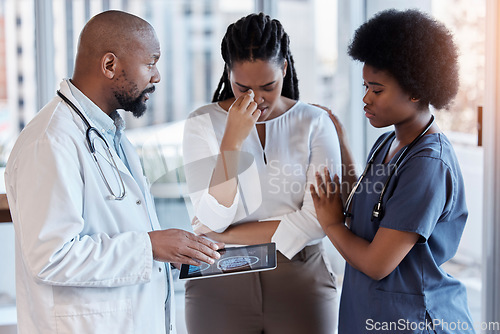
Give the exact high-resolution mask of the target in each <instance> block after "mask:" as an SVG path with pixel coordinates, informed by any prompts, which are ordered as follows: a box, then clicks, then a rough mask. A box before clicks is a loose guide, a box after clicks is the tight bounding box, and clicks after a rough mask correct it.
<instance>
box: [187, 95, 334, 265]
mask: <svg viewBox="0 0 500 334" xmlns="http://www.w3.org/2000/svg"><path fill="white" fill-rule="evenodd" d="M227 115H228V113H227V112H226V111H225V110H224V109H222V108H221V107H220V106H219V104H218V103H212V104H209V105H206V106H203V107H201V108H199V109H197V110H195V111H194V112H192V113H191V114H190V115H189V118H188V120H187V121H186V125H185V129H184V140H183V158H184V166H185V173H186V181H187V184H188V191H189V196H190V198H191V201H192V203H193V206H194V213H195V215H196V217H198V219H199V220H200V221H201V223H203V224H204V225H206V226H207V227H209V228H210V229H212V230H213V231H216V232H223V231H224V230H225V229H226V228H227V227H228V226H229V225H231V224H239V223H244V222H249V221H263V220H280V223H279V225H278V228H277V229H276V232H275V233H274V235H273V237H272V241H273V242H275V243H276V247H277V249H278V250H279V251H280V252H281V253H282V254H283V255H285V256H286V257H288V258H292V257H293V256H294V255H295V254H297V253H298V252H299V251H300V250H302V248H304V247H305V246H307V245H312V244H316V243H318V242H320V241H321V239H322V238H323V237H324V236H325V234H324V232H323V230H322V229H321V226H320V225H319V223H318V221H317V219H316V212H315V210H314V204H313V201H312V197H311V194H310V191H309V184H311V183H312V184H316V181H315V173H316V171H320V172H321V174H323V168H324V167H325V166H327V167H328V168H329V169H330V172H331V174H332V175H334V174H335V173H337V174H338V175H339V176H340V175H341V173H340V171H341V160H340V146H339V141H338V137H337V132H336V130H335V126H334V125H333V123H332V121H331V120H330V118H329V117H328V115H327V113H326V112H325V111H323V110H322V109H320V108H317V107H315V106H312V105H310V104H306V103H303V102H300V101H299V102H297V103H296V104H295V105H294V106H293V107H292V108H290V109H289V110H288V111H287V112H285V113H284V114H282V115H280V116H278V117H276V118H274V119H271V120H268V121H266V122H263V124H265V126H266V137H265V138H266V142H265V148H263V147H262V144H261V142H260V140H259V136H258V134H257V129H256V128H254V130H253V131H252V132H251V133H250V135H249V136H248V138H247V139H246V140H245V141H244V142H243V145H242V149H241V154H240V160H239V171H238V190H237V193H236V196H235V199H234V201H233V204H232V205H231V206H230V207H225V206H223V205H221V204H219V203H218V202H217V200H216V199H215V198H214V197H213V196H211V195H210V194H209V193H208V188H209V185H210V180H211V177H212V173H213V169H214V167H215V163H216V160H217V155H218V154H219V147H220V143H221V140H222V137H223V135H224V129H225V126H226V121H227Z"/></svg>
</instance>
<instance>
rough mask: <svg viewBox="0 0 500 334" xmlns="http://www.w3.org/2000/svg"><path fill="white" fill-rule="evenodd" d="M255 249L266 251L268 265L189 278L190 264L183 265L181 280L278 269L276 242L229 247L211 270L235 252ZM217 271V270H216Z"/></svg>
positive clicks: (212, 265)
mask: <svg viewBox="0 0 500 334" xmlns="http://www.w3.org/2000/svg"><path fill="white" fill-rule="evenodd" d="M253 248H261V249H265V250H266V255H267V258H268V265H266V266H264V265H262V264H261V265H259V266H258V267H253V268H246V269H242V270H238V271H232V272H220V271H219V272H212V273H208V274H207V273H205V274H201V272H199V273H198V274H197V275H196V276H192V275H191V276H188V272H189V266H190V265H188V264H182V266H181V270H180V273H179V279H181V280H192V279H200V278H212V277H221V276H228V275H237V274H246V273H251V272H259V271H265V270H272V269H275V268H276V265H277V263H276V260H277V259H276V244H275V243H274V242H270V243H265V244H258V245H248V246H238V247H227V248H224V249H221V251H224V250H225V251H226V252H225V253H224V255H222V256H221V258H220V259H218V260H216V261H215V263H214V264H211V265H210V267H211V268H214V267H215V268H217V265H218V263H219V261H221V260H223V259H226V258H229V257H232V256H234V255H235V252H237V253H241V250H251V249H253ZM216 270H217V269H216Z"/></svg>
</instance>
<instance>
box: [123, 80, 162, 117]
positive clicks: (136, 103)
mask: <svg viewBox="0 0 500 334" xmlns="http://www.w3.org/2000/svg"><path fill="white" fill-rule="evenodd" d="M136 88H137V87H136ZM154 91H155V86H151V87H149V88H147V89H145V90H143V91H142V93H141V94H140V95H139V96H138V97H136V98H133V97H132V93H131V92H128V93H127V92H116V91H115V92H114V93H115V98H116V100H117V101H118V103H120V106H121V107H122V109H124V110H126V111H130V112H131V113H132V115H134V117H136V118H139V117H141V116H142V115H144V113H145V112H146V108H147V106H146V100H145V99H144V97H145V95H146V94H150V93H153V92H154Z"/></svg>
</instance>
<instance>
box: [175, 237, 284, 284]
mask: <svg viewBox="0 0 500 334" xmlns="http://www.w3.org/2000/svg"><path fill="white" fill-rule="evenodd" d="M219 252H220V254H221V257H220V259H219V260H216V261H215V263H214V264H211V265H210V264H208V263H202V264H201V265H199V266H193V265H187V264H183V265H182V267H181V272H180V275H179V279H196V278H205V277H218V276H223V275H234V274H244V273H248V272H256V271H263V270H271V269H274V268H276V244H275V243H274V242H271V243H267V244H260V245H250V246H241V247H228V248H224V249H221V250H220V251H219Z"/></svg>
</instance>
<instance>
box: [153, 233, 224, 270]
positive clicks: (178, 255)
mask: <svg viewBox="0 0 500 334" xmlns="http://www.w3.org/2000/svg"><path fill="white" fill-rule="evenodd" d="M149 238H150V239H151V244H152V247H153V258H154V259H155V260H157V261H162V262H171V263H185V264H192V265H195V266H199V265H200V262H205V263H210V264H212V263H214V262H215V260H217V259H219V258H220V254H219V252H217V250H219V249H222V248H224V244H221V243H215V242H212V241H210V240H208V239H206V238H203V237H200V236H197V235H194V234H193V233H190V232H187V231H184V230H180V229H174V228H172V229H167V230H160V231H151V232H149Z"/></svg>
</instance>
